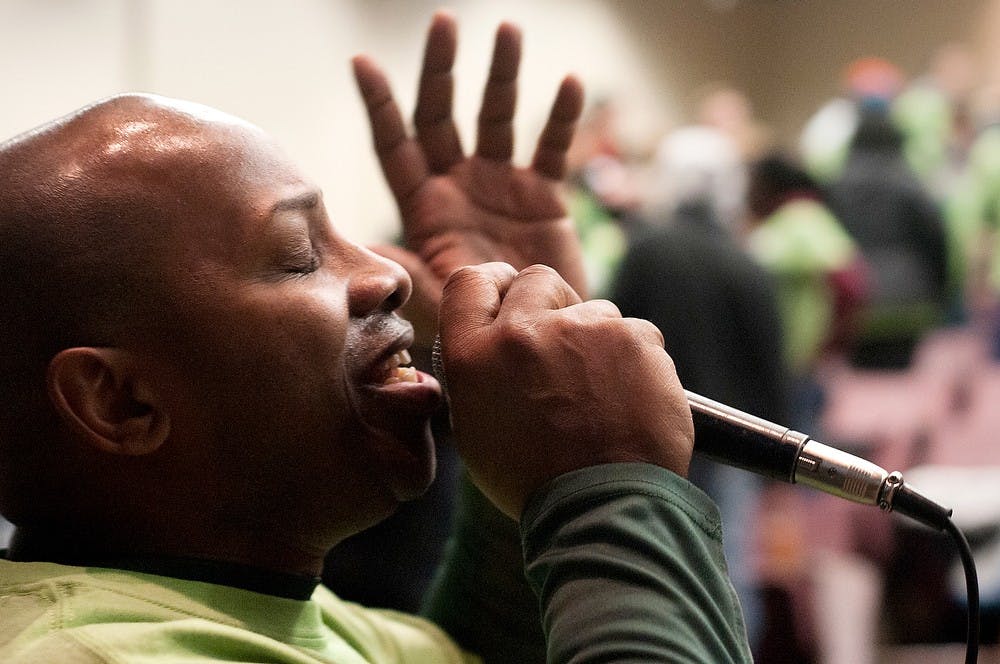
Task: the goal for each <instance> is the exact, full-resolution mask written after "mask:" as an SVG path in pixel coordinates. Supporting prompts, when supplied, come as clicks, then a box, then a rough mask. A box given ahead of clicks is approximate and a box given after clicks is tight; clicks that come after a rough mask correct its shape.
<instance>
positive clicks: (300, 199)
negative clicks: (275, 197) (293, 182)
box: [268, 191, 319, 216]
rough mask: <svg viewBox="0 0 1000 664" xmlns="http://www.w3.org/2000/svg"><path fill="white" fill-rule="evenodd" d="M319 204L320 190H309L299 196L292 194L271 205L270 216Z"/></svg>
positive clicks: (310, 208)
mask: <svg viewBox="0 0 1000 664" xmlns="http://www.w3.org/2000/svg"><path fill="white" fill-rule="evenodd" d="M317 205H319V192H318V191H307V192H305V193H302V194H299V195H297V196H290V197H288V198H283V199H281V200H280V201H278V202H277V203H275V204H274V205H272V206H271V210H270V214H269V215H268V216H272V215H274V214H275V213H277V212H282V211H285V210H312V209H313V208H315V207H316V206H317Z"/></svg>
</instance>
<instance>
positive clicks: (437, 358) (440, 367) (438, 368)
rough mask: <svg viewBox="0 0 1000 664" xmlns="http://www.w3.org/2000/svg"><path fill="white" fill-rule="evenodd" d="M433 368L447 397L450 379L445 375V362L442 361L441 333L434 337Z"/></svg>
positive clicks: (432, 349) (432, 348)
mask: <svg viewBox="0 0 1000 664" xmlns="http://www.w3.org/2000/svg"><path fill="white" fill-rule="evenodd" d="M431 370H432V371H433V372H434V377H435V378H437V381H438V382H439V383H441V391H442V392H444V395H445V397H446V398H447V396H448V381H447V380H445V377H444V363H443V362H442V361H441V335H438V336H436V337H434V345H433V346H432V347H431Z"/></svg>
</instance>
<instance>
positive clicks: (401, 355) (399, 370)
mask: <svg viewBox="0 0 1000 664" xmlns="http://www.w3.org/2000/svg"><path fill="white" fill-rule="evenodd" d="M411 360H412V358H410V354H409V353H408V352H407V351H406V350H401V351H399V352H398V353H396V354H395V355H393V356H392V358H391V359H390V360H389V363H390V366H391V367H392V370H391V372H390V374H389V377H388V378H387V379H386V381H385V384H386V385H392V384H393V383H419V382H420V379H419V378H418V377H417V370H416V369H414V368H413V367H405V366H400V365H403V364H409V363H410V362H411Z"/></svg>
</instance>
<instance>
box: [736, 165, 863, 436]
mask: <svg viewBox="0 0 1000 664" xmlns="http://www.w3.org/2000/svg"><path fill="white" fill-rule="evenodd" d="M747 204H748V208H749V210H748V211H749V219H750V222H749V226H748V229H749V230H748V233H747V236H746V247H747V249H748V251H749V252H750V255H752V256H753V257H754V259H755V260H757V261H758V262H759V263H760V264H761V265H762V266H764V268H765V269H767V270H768V271H769V272H770V273H771V274H772V275H773V276H774V279H775V282H776V285H777V286H776V287H777V293H778V304H779V311H780V313H781V320H782V326H783V330H784V334H783V338H784V341H785V347H784V356H785V362H786V366H787V368H788V371H789V376H790V385H791V389H790V412H789V422H790V423H791V424H790V426H791V427H792V428H793V429H796V430H798V431H808V432H816V431H817V430H818V427H817V424H818V416H819V413H820V411H821V409H822V405H823V390H822V386H821V380H820V378H819V374H820V372H821V370H822V368H823V364H824V361H825V360H827V359H830V358H831V357H836V356H839V355H840V354H841V353H843V351H844V349H845V347H847V346H849V345H850V343H851V341H852V339H853V336H854V334H855V326H856V318H857V313H858V310H859V308H860V306H861V303H862V302H863V301H864V299H865V297H866V292H867V288H868V286H867V274H866V268H865V265H864V261H863V258H862V256H861V254H860V252H859V250H858V247H857V245H856V243H855V242H854V240H852V239H851V237H850V235H849V234H848V233H847V231H846V230H844V227H843V226H842V225H841V224H840V222H839V221H838V220H837V218H836V217H835V216H834V215H833V213H832V212H831V211H830V209H829V208H828V207H827V206H826V204H825V202H824V201H823V194H822V191H821V190H820V187H819V185H818V184H817V183H816V181H815V180H814V179H813V178H812V177H811V176H810V175H809V174H808V173H807V172H806V171H805V169H804V168H803V167H802V166H800V165H799V164H798V162H797V161H795V160H794V159H792V158H791V157H789V156H787V155H785V154H782V153H777V152H775V153H772V154H769V155H768V156H766V157H764V158H762V159H760V160H758V161H756V162H754V164H753V165H752V166H751V168H750V176H749V185H748V191H747Z"/></svg>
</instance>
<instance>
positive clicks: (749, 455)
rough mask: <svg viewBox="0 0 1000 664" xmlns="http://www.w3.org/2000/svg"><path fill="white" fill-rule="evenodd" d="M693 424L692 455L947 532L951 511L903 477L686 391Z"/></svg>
mask: <svg viewBox="0 0 1000 664" xmlns="http://www.w3.org/2000/svg"><path fill="white" fill-rule="evenodd" d="M684 392H685V394H686V396H687V399H688V404H689V405H690V406H691V417H692V418H693V419H694V451H695V452H697V453H698V454H700V455H703V456H705V457H707V458H709V459H712V460H714V461H718V462H720V463H723V464H726V465H728V466H735V467H737V468H743V469H745V470H749V471H752V472H754V473H757V474H759V475H763V476H764V477H768V478H771V479H775V480H780V481H782V482H788V483H791V484H805V485H807V486H811V487H813V488H814V489H819V490H820V491H823V492H826V493H829V494H832V495H834V496H839V497H840V498H845V499H847V500H851V501H853V502H856V503H862V504H865V505H876V506H878V508H879V509H881V510H883V511H885V512H891V511H896V512H899V513H900V514H905V515H906V516H908V517H910V518H912V519H916V520H917V521H920V522H921V523H923V524H925V525H928V526H931V527H932V528H935V529H937V530H943V529H944V528H945V527H946V526H947V523H948V520H949V518H950V517H951V509H949V508H946V507H943V506H941V505H939V504H938V503H936V502H934V501H933V500H931V499H929V498H927V497H926V496H924V495H923V494H922V493H920V492H919V491H917V490H916V489H914V488H913V487H912V486H910V485H909V484H905V483H904V482H903V475H902V474H901V473H899V472H898V471H897V472H893V473H889V472H886V471H885V470H884V469H883V468H881V467H879V466H877V465H875V464H874V463H872V462H871V461H867V460H865V459H862V458H860V457H857V456H854V455H853V454H848V453H847V452H844V451H842V450H838V449H836V448H833V447H830V446H829V445H824V444H823V443H820V442H818V441H815V440H813V439H811V438H810V437H809V436H807V435H806V434H804V433H799V432H798V431H792V430H791V429H789V428H788V427H783V426H781V425H780V424H775V423H774V422H768V421H767V420H765V419H762V418H760V417H756V416H754V415H750V414H748V413H744V412H743V411H741V410H737V409H736V408H732V407H730V406H727V405H725V404H723V403H719V402H718V401H713V400H712V399H709V398H707V397H703V396H701V395H700V394H695V393H694V392H690V391H688V390H685V391H684Z"/></svg>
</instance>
